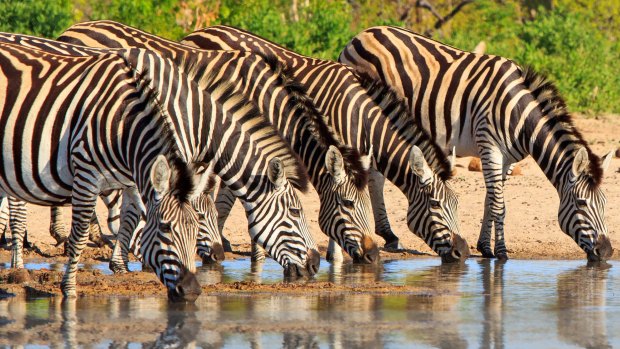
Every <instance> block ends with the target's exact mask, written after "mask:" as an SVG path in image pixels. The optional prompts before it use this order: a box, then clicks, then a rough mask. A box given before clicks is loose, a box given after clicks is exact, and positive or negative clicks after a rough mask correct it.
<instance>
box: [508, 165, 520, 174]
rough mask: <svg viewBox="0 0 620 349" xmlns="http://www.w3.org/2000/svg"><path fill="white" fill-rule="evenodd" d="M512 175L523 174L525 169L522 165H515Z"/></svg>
mask: <svg viewBox="0 0 620 349" xmlns="http://www.w3.org/2000/svg"><path fill="white" fill-rule="evenodd" d="M510 175H511V176H522V175H523V170H522V169H521V166H519V165H515V167H514V168H513V169H512V173H511V174H510Z"/></svg>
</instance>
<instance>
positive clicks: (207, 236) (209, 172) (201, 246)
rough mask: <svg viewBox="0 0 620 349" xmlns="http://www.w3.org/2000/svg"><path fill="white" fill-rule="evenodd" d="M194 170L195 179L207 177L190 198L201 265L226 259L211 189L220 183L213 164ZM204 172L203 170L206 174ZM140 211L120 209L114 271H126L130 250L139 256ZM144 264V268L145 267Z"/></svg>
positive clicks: (111, 265)
mask: <svg viewBox="0 0 620 349" xmlns="http://www.w3.org/2000/svg"><path fill="white" fill-rule="evenodd" d="M201 167H202V168H200V169H198V170H197V171H196V174H197V175H199V176H198V178H196V180H200V179H203V180H206V181H207V182H206V184H203V185H201V187H203V188H204V189H203V192H202V193H200V195H198V196H197V197H195V198H194V199H193V200H192V201H191V205H192V208H193V209H194V210H195V211H196V213H197V214H198V216H199V217H200V220H199V229H198V236H197V239H196V249H197V251H196V252H197V253H198V255H199V256H200V257H201V259H202V263H203V264H210V263H218V262H221V261H223V260H224V259H225V256H224V248H223V247H222V240H221V237H220V234H219V231H218V230H217V210H216V209H215V204H214V202H213V199H212V198H211V192H212V191H213V189H214V188H215V186H216V184H218V183H219V182H218V181H217V180H216V176H215V175H214V174H213V167H212V166H211V165H210V166H208V167H205V166H201ZM205 171H206V173H205ZM138 213H141V210H136V209H129V210H128V209H127V208H125V212H123V216H124V219H123V223H124V225H122V226H121V227H120V228H119V230H118V231H119V233H118V242H117V244H116V245H115V246H114V248H115V250H114V251H113V253H112V257H111V259H110V263H109V267H110V270H112V271H113V272H114V273H126V272H128V268H127V265H128V263H129V258H128V255H127V253H128V252H129V251H131V252H132V253H133V254H134V255H135V256H136V257H138V259H142V255H141V253H140V236H141V235H142V229H143V227H144V215H143V214H138ZM147 267H148V266H147V265H144V264H143V269H145V268H147Z"/></svg>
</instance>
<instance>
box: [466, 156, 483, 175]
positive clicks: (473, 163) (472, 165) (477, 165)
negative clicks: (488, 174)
mask: <svg viewBox="0 0 620 349" xmlns="http://www.w3.org/2000/svg"><path fill="white" fill-rule="evenodd" d="M467 169H468V170H470V171H472V172H482V163H481V162H480V158H471V160H470V161H469V165H468V166H467Z"/></svg>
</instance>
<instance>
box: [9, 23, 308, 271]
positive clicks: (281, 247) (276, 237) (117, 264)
mask: <svg viewBox="0 0 620 349" xmlns="http://www.w3.org/2000/svg"><path fill="white" fill-rule="evenodd" d="M0 40H2V41H10V42H15V43H19V44H20V45H24V46H27V47H36V48H39V49H44V50H45V51H54V52H55V53H63V54H68V53H70V54H77V55H82V56H87V55H95V54H101V53H102V52H107V51H114V49H106V50H102V49H94V48H87V47H81V46H74V45H69V44H66V43H58V42H55V41H52V40H46V39H41V38H35V37H29V36H25V35H16V34H0ZM176 57H177V58H178V59H179V60H187V61H189V62H191V65H192V69H191V70H192V74H193V75H195V76H194V79H195V80H200V83H201V86H202V88H204V89H213V88H216V87H217V86H219V85H221V84H219V85H218V84H217V82H218V81H217V80H218V79H217V77H216V76H211V75H209V74H207V73H206V68H205V67H204V65H198V63H197V62H198V59H193V60H192V59H190V58H187V59H186V56H185V55H184V56H180V55H177V56H176ZM186 65H190V63H187V64H186ZM224 90H227V89H224ZM233 92H234V91H229V92H226V94H225V95H223V97H222V98H224V97H225V96H226V95H230V94H233ZM237 94H238V93H234V95H237ZM235 100H237V98H236V99H235ZM239 105H240V103H239ZM233 106H234V105H233ZM196 108H197V107H196ZM196 108H194V109H196ZM244 110H245V109H244ZM247 114H248V118H247V124H248V125H252V123H256V124H257V126H256V127H253V128H254V129H255V134H260V133H258V132H264V133H265V134H266V135H268V136H269V137H266V138H265V141H272V142H273V143H274V144H275V145H277V147H276V148H275V150H276V151H279V152H283V151H284V150H283V149H284V148H285V149H289V148H288V146H285V145H283V144H280V141H282V139H281V138H280V137H278V136H277V135H273V134H272V132H271V131H272V130H271V126H270V125H267V124H264V121H263V119H264V117H263V116H262V115H255V116H254V114H257V111H255V110H249V111H247ZM224 116H225V117H226V116H227V115H224ZM239 117H241V118H242V119H241V120H245V119H243V114H240V116H239ZM197 122H198V121H197ZM259 126H260V127H259ZM192 131H193V130H192ZM187 132H188V133H189V132H190V131H187ZM196 137H197V136H196ZM259 140H262V138H259ZM261 142H262V141H261ZM286 156H287V157H290V156H292V158H291V159H290V160H287V161H288V162H291V163H294V162H295V161H297V159H298V158H297V156H293V155H292V154H286ZM293 159H294V160H295V161H293ZM232 160H234V159H232ZM287 166H288V167H290V165H287ZM299 168H300V169H303V164H301V166H300V167H299ZM290 170H291V169H289V171H290ZM293 170H294V173H293V175H294V177H292V180H294V181H295V182H294V184H295V185H296V187H297V188H300V189H305V184H304V183H305V181H306V177H307V176H306V175H305V174H304V175H297V172H298V170H297V169H296V168H293ZM248 175H249V174H248ZM267 194H268V193H267ZM281 194H282V196H283V198H286V200H285V203H287V204H292V205H294V206H295V207H299V208H300V203H299V201H298V198H297V197H296V196H295V197H290V195H291V193H290V192H289V190H288V189H287V190H284V192H283V193H281ZM293 194H294V193H293ZM235 195H239V193H235ZM265 199H275V198H270V197H269V195H266V196H265ZM283 200H284V199H283ZM272 205H275V206H276V207H277V206H279V205H280V203H277V204H276V203H273V204H272ZM134 209H135V208H134ZM291 210H292V211H294V212H296V213H292V214H289V215H285V216H284V217H282V219H288V220H291V222H289V224H288V225H289V226H290V227H295V226H296V223H295V221H300V223H299V224H300V226H299V227H300V228H299V229H300V232H301V233H302V235H303V236H302V237H301V238H302V239H304V241H307V242H308V243H307V244H308V245H309V246H308V247H309V248H308V251H305V252H304V253H306V252H307V253H308V255H309V258H308V259H307V263H306V266H305V267H303V262H302V261H299V259H296V260H295V259H293V260H291V258H289V257H287V256H289V255H291V254H295V253H296V254H297V255H300V256H302V257H303V255H304V253H301V252H295V250H294V249H292V248H290V246H292V245H293V242H297V241H295V239H293V238H291V239H290V240H291V241H287V239H286V234H292V233H291V232H287V231H286V226H282V227H279V228H278V229H277V230H276V231H275V232H272V233H271V234H268V233H267V232H266V231H262V230H263V228H262V226H264V225H265V224H266V223H263V222H260V224H259V225H256V227H254V226H255V223H250V224H251V225H250V227H251V229H250V230H249V232H250V235H251V236H252V238H253V240H254V241H259V242H261V244H263V246H262V247H263V248H268V249H269V250H272V252H273V253H277V254H278V256H275V255H274V254H272V256H274V258H275V259H276V260H277V261H278V262H279V263H281V264H282V265H283V266H284V267H285V273H286V274H290V273H291V271H293V275H296V274H297V273H296V272H295V270H297V271H299V273H301V274H302V276H303V275H305V274H308V273H310V274H314V273H315V272H316V270H318V264H319V259H318V255H317V252H316V249H315V242H314V240H313V239H312V237H311V236H310V235H309V231H308V229H307V225H306V222H305V218H304V217H300V214H299V211H300V209H298V208H291ZM246 212H247V213H248V217H249V214H250V210H249V209H248V208H246ZM261 214H262V215H263V216H261V217H260V218H261V219H263V218H264V219H268V218H269V217H268V216H265V214H267V212H264V213H261ZM128 219H129V218H128ZM138 222H139V213H138V212H137V211H136V212H135V213H134V214H133V216H131V219H129V222H128V224H130V226H128V227H127V228H126V229H124V230H122V231H124V233H119V235H123V234H124V235H125V238H120V239H119V240H121V241H122V243H121V244H120V245H119V246H120V247H127V246H129V245H130V243H129V241H131V238H130V237H128V236H127V235H129V234H130V232H132V231H134V230H135V229H136V228H137V224H138ZM258 235H260V236H258ZM261 236H264V237H265V238H268V239H269V241H264V242H263V241H262V240H261V238H260V237H261ZM199 241H201V240H199ZM206 241H207V240H203V244H202V246H203V247H204V248H199V252H201V251H203V252H204V253H208V251H209V249H208V248H206V244H207V242H206ZM220 241H221V240H220ZM199 247H200V246H199ZM211 250H212V251H215V252H216V253H218V255H217V256H213V255H209V256H205V255H203V256H202V257H203V261H205V259H207V258H211V259H217V258H218V256H221V255H223V252H219V251H221V249H219V248H217V246H213V247H212V248H211ZM114 251H115V253H114V255H113V258H112V261H111V265H110V267H111V269H112V270H114V271H116V272H125V271H127V267H126V262H127V250H126V249H125V250H121V249H120V248H118V247H117V248H115V250H114ZM121 252H122V253H121ZM308 271H309V272H308Z"/></svg>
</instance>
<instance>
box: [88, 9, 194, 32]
mask: <svg viewBox="0 0 620 349" xmlns="http://www.w3.org/2000/svg"><path fill="white" fill-rule="evenodd" d="M178 3H179V2H178V1H177V0H131V1H127V0H99V1H92V2H91V6H92V12H90V13H89V14H88V17H89V19H91V20H98V19H109V20H114V21H118V22H121V23H125V24H127V25H130V26H133V27H137V28H140V29H142V30H145V31H148V32H151V33H153V34H156V35H160V36H163V37H166V38H168V39H173V40H179V39H181V38H183V36H184V34H185V33H184V31H183V29H182V28H181V27H180V26H178V25H176V13H177V11H178V9H179V7H178Z"/></svg>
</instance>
